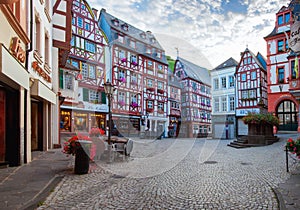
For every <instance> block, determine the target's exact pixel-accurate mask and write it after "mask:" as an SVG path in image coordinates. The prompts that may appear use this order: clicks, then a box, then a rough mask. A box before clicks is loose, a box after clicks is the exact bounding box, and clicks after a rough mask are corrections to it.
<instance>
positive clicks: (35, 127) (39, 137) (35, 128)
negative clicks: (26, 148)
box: [31, 100, 43, 151]
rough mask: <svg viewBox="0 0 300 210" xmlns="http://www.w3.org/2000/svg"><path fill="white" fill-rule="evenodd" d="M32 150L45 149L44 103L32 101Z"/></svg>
mask: <svg viewBox="0 0 300 210" xmlns="http://www.w3.org/2000/svg"><path fill="white" fill-rule="evenodd" d="M31 151H43V103H42V102H39V101H33V100H32V101H31Z"/></svg>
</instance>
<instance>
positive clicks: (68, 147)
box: [62, 135, 91, 155]
mask: <svg viewBox="0 0 300 210" xmlns="http://www.w3.org/2000/svg"><path fill="white" fill-rule="evenodd" d="M78 140H85V141H91V139H90V137H88V136H83V135H76V136H72V137H71V138H70V139H68V141H66V142H65V143H64V147H63V150H62V152H63V153H65V154H71V155H75V154H76V150H77V148H79V147H81V145H80V142H79V141H78Z"/></svg>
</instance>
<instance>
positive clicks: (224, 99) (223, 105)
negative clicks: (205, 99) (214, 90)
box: [222, 97, 227, 112]
mask: <svg viewBox="0 0 300 210" xmlns="http://www.w3.org/2000/svg"><path fill="white" fill-rule="evenodd" d="M222 112H227V97H222Z"/></svg>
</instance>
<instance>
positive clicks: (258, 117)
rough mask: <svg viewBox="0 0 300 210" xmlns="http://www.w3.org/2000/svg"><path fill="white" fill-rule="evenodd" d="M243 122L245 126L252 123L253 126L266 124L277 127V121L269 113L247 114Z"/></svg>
mask: <svg viewBox="0 0 300 210" xmlns="http://www.w3.org/2000/svg"><path fill="white" fill-rule="evenodd" d="M243 121H244V123H245V124H249V123H254V124H261V123H268V124H271V125H279V119H278V118H277V117H276V116H274V115H273V114H271V113H264V114H258V113H251V112H250V113H248V115H247V116H245V117H243Z"/></svg>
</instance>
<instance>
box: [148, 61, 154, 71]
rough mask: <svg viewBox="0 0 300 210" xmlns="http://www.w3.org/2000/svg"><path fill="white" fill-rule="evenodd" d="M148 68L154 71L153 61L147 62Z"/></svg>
mask: <svg viewBox="0 0 300 210" xmlns="http://www.w3.org/2000/svg"><path fill="white" fill-rule="evenodd" d="M147 67H148V68H149V69H153V62H152V61H148V62H147Z"/></svg>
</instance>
